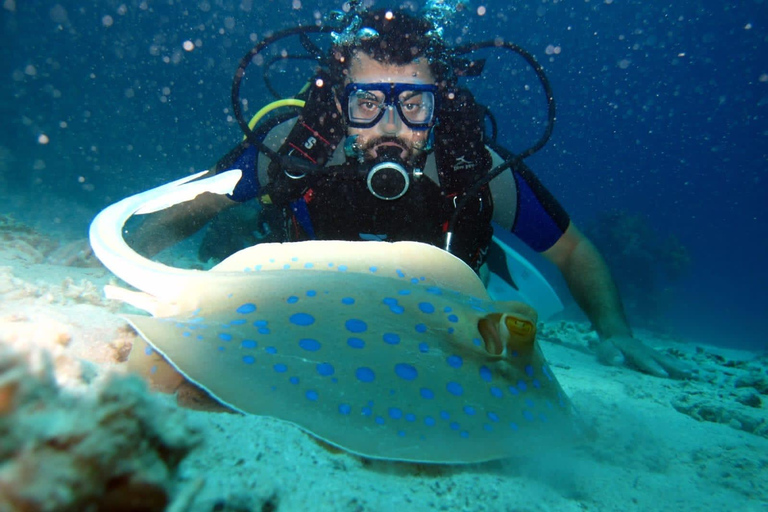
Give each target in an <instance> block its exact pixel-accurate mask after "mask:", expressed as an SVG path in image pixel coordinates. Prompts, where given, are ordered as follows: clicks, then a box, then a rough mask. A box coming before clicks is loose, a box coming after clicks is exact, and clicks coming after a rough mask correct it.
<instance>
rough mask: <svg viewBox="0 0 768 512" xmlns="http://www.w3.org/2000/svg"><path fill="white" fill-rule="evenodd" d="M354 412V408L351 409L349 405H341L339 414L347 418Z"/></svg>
mask: <svg viewBox="0 0 768 512" xmlns="http://www.w3.org/2000/svg"><path fill="white" fill-rule="evenodd" d="M350 412H352V407H350V405H349V404H341V405H339V414H343V415H345V416H347V415H349V413H350Z"/></svg>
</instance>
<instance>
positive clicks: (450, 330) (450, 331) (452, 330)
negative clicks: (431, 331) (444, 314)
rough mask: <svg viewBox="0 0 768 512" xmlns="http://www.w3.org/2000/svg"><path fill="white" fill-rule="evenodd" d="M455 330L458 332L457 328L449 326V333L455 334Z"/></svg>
mask: <svg viewBox="0 0 768 512" xmlns="http://www.w3.org/2000/svg"><path fill="white" fill-rule="evenodd" d="M454 332H456V329H454V328H453V327H449V328H448V334H453V333H454Z"/></svg>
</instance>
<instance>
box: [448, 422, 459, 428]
mask: <svg viewBox="0 0 768 512" xmlns="http://www.w3.org/2000/svg"><path fill="white" fill-rule="evenodd" d="M449 426H450V427H451V430H459V429H460V428H461V425H459V424H458V422H455V421H452V422H451V423H450V425H449Z"/></svg>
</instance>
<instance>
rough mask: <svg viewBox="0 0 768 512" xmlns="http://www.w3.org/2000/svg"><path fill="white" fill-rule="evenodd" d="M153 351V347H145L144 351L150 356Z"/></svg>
mask: <svg viewBox="0 0 768 512" xmlns="http://www.w3.org/2000/svg"><path fill="white" fill-rule="evenodd" d="M152 352H153V350H152V347H145V348H144V353H145V354H146V355H148V356H151V355H152Z"/></svg>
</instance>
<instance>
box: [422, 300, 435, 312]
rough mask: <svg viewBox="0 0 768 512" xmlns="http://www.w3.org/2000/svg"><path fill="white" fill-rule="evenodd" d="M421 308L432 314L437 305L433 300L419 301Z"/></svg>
mask: <svg viewBox="0 0 768 512" xmlns="http://www.w3.org/2000/svg"><path fill="white" fill-rule="evenodd" d="M419 310H420V311H421V312H422V313H426V314H428V315H430V314H432V313H434V312H435V306H434V305H432V303H431V302H419Z"/></svg>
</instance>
